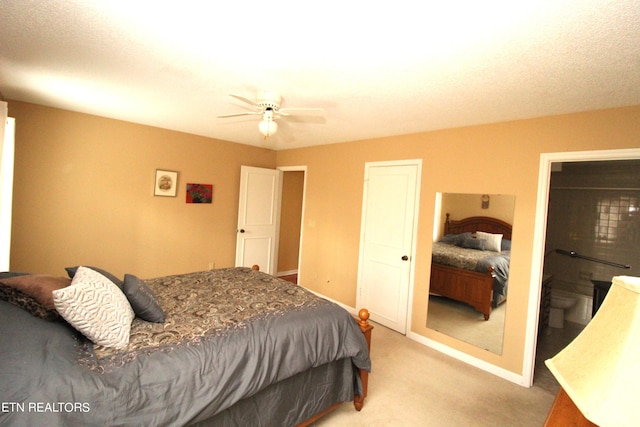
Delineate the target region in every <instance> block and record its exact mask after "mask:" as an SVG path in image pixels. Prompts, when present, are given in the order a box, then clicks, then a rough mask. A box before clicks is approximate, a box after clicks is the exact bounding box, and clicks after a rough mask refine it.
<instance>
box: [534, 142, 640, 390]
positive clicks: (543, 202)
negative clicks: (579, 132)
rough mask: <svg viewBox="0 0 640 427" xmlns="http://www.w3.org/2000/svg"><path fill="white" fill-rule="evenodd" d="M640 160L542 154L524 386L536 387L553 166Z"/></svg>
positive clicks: (631, 152)
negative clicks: (534, 385)
mask: <svg viewBox="0 0 640 427" xmlns="http://www.w3.org/2000/svg"><path fill="white" fill-rule="evenodd" d="M633 159H640V149H638V148H630V149H618V150H597V151H574V152H560V153H542V154H541V155H540V168H539V175H538V198H537V202H536V216H535V226H534V233H533V252H532V254H533V255H532V260H531V280H530V284H529V307H528V309H527V313H528V315H527V323H526V325H527V326H526V333H525V346H524V359H523V366H522V382H523V384H522V385H524V386H526V387H531V385H532V384H533V376H534V368H535V362H536V349H537V340H538V338H537V337H538V317H539V316H540V293H541V291H542V269H543V267H544V246H545V240H546V232H547V212H548V208H549V206H548V205H549V188H550V183H551V164H552V163H555V162H586V161H600V160H603V161H606V160H633Z"/></svg>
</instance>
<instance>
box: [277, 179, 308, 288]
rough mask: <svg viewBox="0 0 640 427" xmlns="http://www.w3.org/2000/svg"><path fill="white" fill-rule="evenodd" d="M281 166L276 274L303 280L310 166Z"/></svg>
mask: <svg viewBox="0 0 640 427" xmlns="http://www.w3.org/2000/svg"><path fill="white" fill-rule="evenodd" d="M279 169H280V170H282V171H283V174H282V205H281V209H280V234H279V236H278V262H277V269H276V276H278V277H280V278H282V279H285V280H288V281H290V282H293V283H299V276H300V253H301V249H300V248H301V243H302V224H303V223H302V218H303V211H304V191H305V176H306V168H305V167H284V168H279Z"/></svg>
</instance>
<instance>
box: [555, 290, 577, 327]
mask: <svg viewBox="0 0 640 427" xmlns="http://www.w3.org/2000/svg"><path fill="white" fill-rule="evenodd" d="M577 301H578V300H577V299H576V298H572V297H570V296H567V295H566V294H565V293H564V292H562V295H561V292H557V291H556V292H554V291H551V310H550V312H549V326H551V327H552V328H564V312H565V310H568V309H570V308H572V307H573V306H574V305H576V302H577Z"/></svg>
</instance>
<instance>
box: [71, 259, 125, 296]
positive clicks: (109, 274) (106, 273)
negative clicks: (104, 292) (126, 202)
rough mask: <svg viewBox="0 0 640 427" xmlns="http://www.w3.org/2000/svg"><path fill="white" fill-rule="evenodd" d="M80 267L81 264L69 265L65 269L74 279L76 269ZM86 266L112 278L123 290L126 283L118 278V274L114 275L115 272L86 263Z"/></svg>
mask: <svg viewBox="0 0 640 427" xmlns="http://www.w3.org/2000/svg"><path fill="white" fill-rule="evenodd" d="M78 267H80V266H79V265H77V266H75V267H67V268H65V270H66V271H67V274H68V275H69V277H70V278H71V279H73V276H75V275H76V271H78ZM84 267H86V268H90V269H92V270H93V271H96V272H98V273H100V274H102V275H103V276H104V277H106V278H107V279H109V280H111V281H112V282H113V284H114V285H116V286H117V287H118V288H120V290H122V288H123V287H124V284H123V283H122V280H120V279H118V278H117V277H116V276H114V275H113V274H111V273H109V272H108V271H105V270H103V269H101V268H98V267H90V266H88V265H85V266H84Z"/></svg>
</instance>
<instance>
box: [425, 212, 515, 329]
mask: <svg viewBox="0 0 640 427" xmlns="http://www.w3.org/2000/svg"><path fill="white" fill-rule="evenodd" d="M511 228H512V227H511V224H508V223H506V222H504V221H502V220H500V219H497V218H491V217H486V216H473V217H469V218H465V219H461V220H459V221H454V220H451V219H450V214H448V213H447V217H446V220H445V223H444V234H445V235H446V234H460V233H466V232H470V233H475V232H476V231H484V232H486V233H492V234H502V238H503V239H507V240H511ZM492 272H493V267H489V268H488V271H487V272H486V273H480V272H476V271H470V270H464V269H461V268H456V267H451V266H448V265H442V264H436V263H433V262H432V263H431V279H430V288H429V293H432V294H436V295H440V296H443V297H447V298H451V299H453V300H456V301H460V302H463V303H465V304H469V305H470V306H472V307H474V308H475V309H476V310H478V311H479V312H481V313H482V314H483V315H484V320H489V316H490V315H491V308H492V305H493V275H492Z"/></svg>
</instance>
